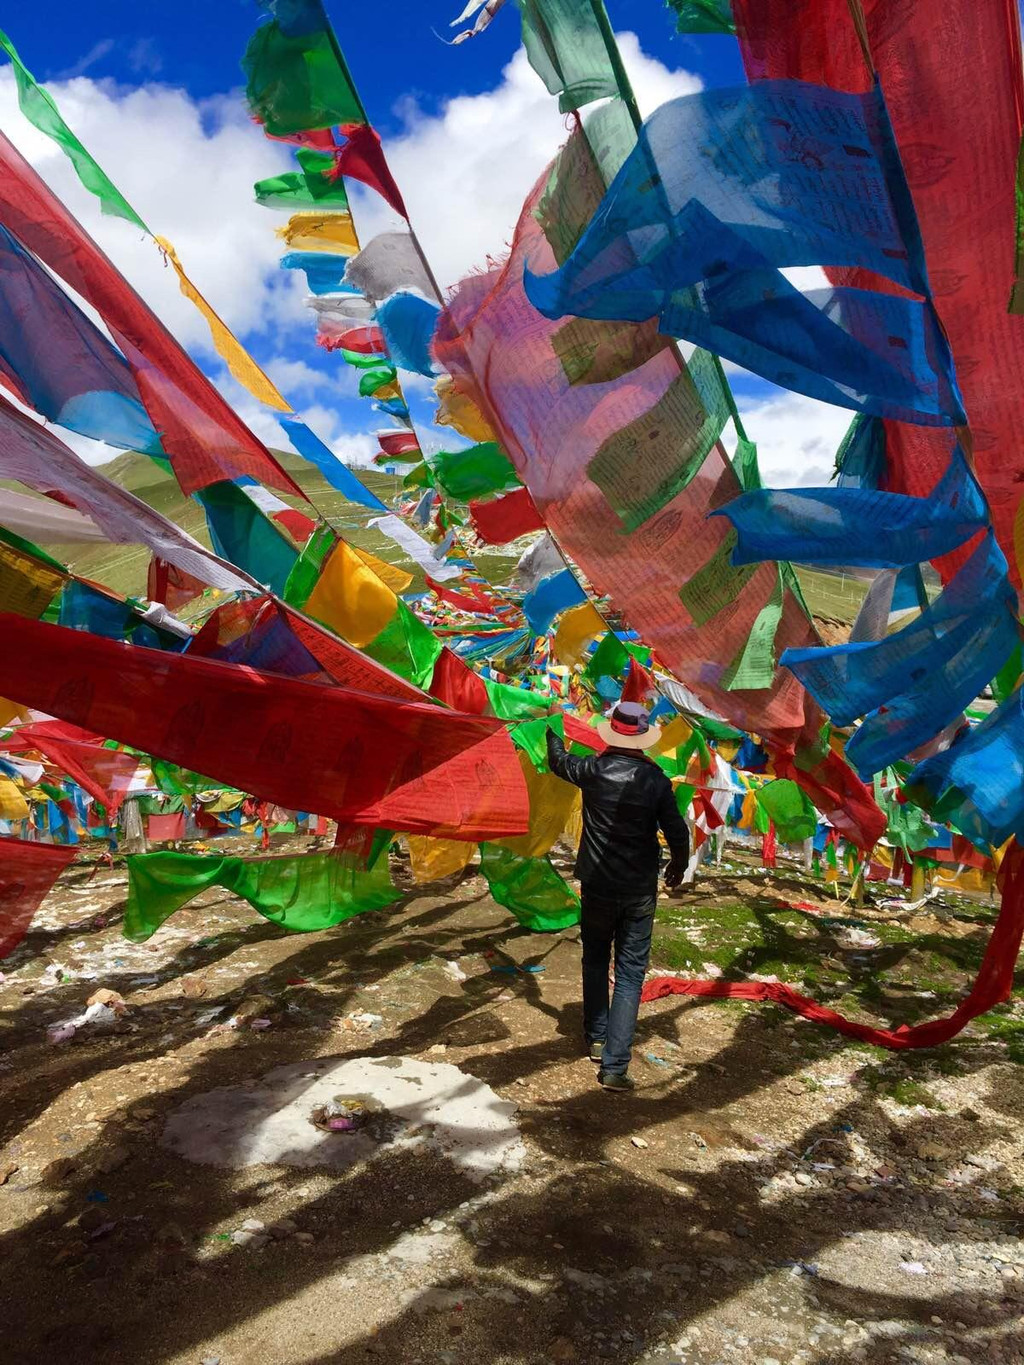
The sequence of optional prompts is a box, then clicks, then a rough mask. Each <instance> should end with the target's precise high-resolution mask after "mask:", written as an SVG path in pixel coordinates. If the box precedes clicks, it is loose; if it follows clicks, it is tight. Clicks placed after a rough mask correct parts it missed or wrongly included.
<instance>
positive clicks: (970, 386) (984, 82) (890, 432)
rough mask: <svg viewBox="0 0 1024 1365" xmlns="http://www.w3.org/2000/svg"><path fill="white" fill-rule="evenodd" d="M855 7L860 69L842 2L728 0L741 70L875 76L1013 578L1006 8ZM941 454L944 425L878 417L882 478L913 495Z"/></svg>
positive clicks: (1022, 363) (1013, 208)
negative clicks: (883, 422) (934, 427)
mask: <svg viewBox="0 0 1024 1365" xmlns="http://www.w3.org/2000/svg"><path fill="white" fill-rule="evenodd" d="M863 8H864V21H865V30H864V32H865V36H866V40H867V43H868V46H869V50H870V52H871V56H872V61H873V64H874V67H875V73H874V74H873V73H872V72H871V71H869V70H868V66H867V64H866V63H865V61H864V50H863V47H862V45H861V40H860V38H859V37H858V33H857V30H856V28H855V26H854V23H853V22H852V20H851V17H850V6H849V3H848V0H733V9H734V12H735V16H736V21H737V30H738V34H739V39H740V51H741V54H742V56H743V60H744V63H745V66H746V69H747V74H748V76H749V78H750V80H752V81H755V82H760V81H767V82H768V83H774V82H775V81H777V80H779V79H790V78H793V79H799V80H803V81H810V82H815V83H818V84H820V85H826V86H833V85H834V86H837V87H838V88H840V89H842V90H848V91H858V90H866V89H868V87H869V86H870V85H871V84H872V82H873V80H875V79H876V78H877V80H878V83H879V84H880V86H881V88H882V89H883V90H884V91H885V95H886V101H887V104H888V111H889V116H890V118H891V122H892V129H893V133H894V143H895V146H896V149H897V151H898V153H899V155H900V157H901V159H902V162H903V164H904V166H905V168H906V175H907V180H908V182H909V186H910V190H911V192H912V193H913V200H914V208H915V211H916V214H917V219H918V223H919V225H920V231H921V237H922V240H923V246H924V252H925V255H926V256H927V261H928V271H929V276H930V278H931V281H932V284H933V286H934V290H935V294H936V297H937V299H938V301H939V306H940V308H941V312H942V323H943V327H944V330H945V332H946V335H947V337H948V339H949V343H950V345H951V347H952V351H953V356H954V359H955V361H956V364H957V374H958V379H959V382H960V385H961V387H962V389H963V397H964V405H965V407H966V410H967V412H968V413H969V414H970V419H971V427H972V436H973V449H972V455H973V460H974V467H975V471H976V473H977V477H978V479H979V481H980V483H981V486H982V488H983V489H984V490H985V493H986V495H987V497H988V499H989V503H990V505H991V508H992V517H993V525H994V526H995V530H996V537H997V539H998V541H999V545H1000V548H1001V549H1002V551H1003V553H1004V554H1005V556H1006V558H1007V560H1008V561H1009V563H1010V570H1011V574H1012V576H1013V581H1014V584H1015V585H1017V586H1018V587H1019V585H1020V566H1019V562H1018V556H1017V544H1016V543H1015V538H1014V526H1015V522H1016V520H1017V513H1018V508H1019V506H1020V497H1021V478H1022V474H1024V462H1022V459H1021V456H1020V446H1019V433H1020V431H1021V428H1022V423H1024V355H1022V352H1021V348H1020V323H1019V320H1018V319H1017V318H1015V317H1014V316H1012V315H1011V314H1009V313H1008V312H1007V307H1006V303H1007V289H1008V286H1009V284H1010V280H1009V278H1008V275H1009V270H1010V267H1011V260H1010V256H1009V253H1010V252H1011V251H1012V245H1010V244H1012V242H1013V240H1014V229H1015V223H1016V218H1017V199H1016V193H1015V170H1016V165H1017V160H1018V155H1019V149H1020V140H1021V112H1020V111H1021V99H1022V86H1021V62H1020V42H1019V37H1018V32H1019V25H1018V23H1017V9H1016V6H1015V5H1014V4H1013V3H1012V0H995V3H993V4H991V5H983V6H979V5H977V4H975V3H973V0H902V3H901V4H900V7H899V22H898V23H896V24H893V23H892V22H891V20H892V17H893V15H892V10H891V7H890V6H885V5H877V4H871V5H865V6H864V7H863ZM910 72H912V73H913V79H907V75H908V73H910ZM965 72H969V73H970V79H968V80H964V73H965ZM982 90H983V91H984V92H985V98H984V100H979V99H978V97H977V96H978V91H982ZM826 271H827V274H828V275H829V278H830V279H831V280H833V281H834V282H835V283H837V284H845V285H849V286H851V287H853V288H857V287H859V286H860V285H861V284H862V283H863V281H862V279H861V277H860V275H859V272H857V271H855V270H854V271H851V270H843V269H836V268H834V267H833V266H831V265H827V266H826ZM948 458H949V444H948V437H947V436H946V434H945V433H943V432H938V431H931V430H926V429H923V428H917V427H914V428H911V427H909V426H902V425H895V424H889V425H888V426H887V430H886V463H887V481H886V486H887V487H888V488H891V489H893V490H894V491H898V492H905V493H914V494H925V493H927V492H928V490H929V489H930V488H931V487H932V486H933V485H934V483H935V482H936V480H937V479H938V478H939V477H940V476H941V474H942V471H943V470H944V469H945V467H946V464H947V461H948Z"/></svg>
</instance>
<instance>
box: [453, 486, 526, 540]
mask: <svg viewBox="0 0 1024 1365" xmlns="http://www.w3.org/2000/svg"><path fill="white" fill-rule="evenodd" d="M469 513H470V516H471V517H472V519H473V529H474V530H475V531H476V533H477V535H478V536H479V537H480V539H481V540H482V541H484V542H485V543H486V544H488V545H506V544H507V543H508V542H509V541H510V540H515V539H517V537H519V536H525V535H526V533H527V532H528V531H543V529H544V520H543V518H542V517H541V514H540V513H539V512H538V511H537V508H536V506H535V504H534V501H533V498H531V497H530V490H529V489H528V488H517V489H516V490H515V491H514V492H512V493H506V494H505V496H504V497H503V498H493V499H492V500H491V501H490V502H471V503H470V504H469Z"/></svg>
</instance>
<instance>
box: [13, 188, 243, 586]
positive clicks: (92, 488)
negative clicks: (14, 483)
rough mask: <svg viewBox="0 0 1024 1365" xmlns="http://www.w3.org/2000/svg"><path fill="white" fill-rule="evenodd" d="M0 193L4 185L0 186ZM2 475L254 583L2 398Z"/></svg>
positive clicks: (176, 556)
mask: <svg viewBox="0 0 1024 1365" xmlns="http://www.w3.org/2000/svg"><path fill="white" fill-rule="evenodd" d="M0 193H2V191H0ZM0 477H2V478H5V479H17V480H18V481H19V482H20V483H23V484H25V485H26V487H28V488H34V489H35V490H36V491H37V492H40V493H48V492H50V491H51V490H53V489H57V490H58V491H59V492H60V493H61V494H62V495H64V496H65V497H66V498H68V499H69V501H70V502H72V503H73V504H74V506H75V507H76V508H77V509H78V510H79V511H80V512H84V513H86V514H88V516H89V517H91V519H92V520H93V521H94V522H95V523H96V525H97V526H99V527H100V529H101V530H102V531H103V533H104V534H105V535H106V536H107V538H108V539H109V540H112V541H114V542H115V543H116V544H119V545H146V546H147V547H148V548H149V549H150V550H152V552H153V553H154V554H155V555H157V556H159V557H160V558H161V559H163V560H165V561H166V562H167V563H169V564H173V565H175V566H176V567H178V568H179V569H181V570H182V571H183V572H185V573H188V574H190V575H192V576H194V577H195V578H198V579H200V580H201V581H202V582H204V583H207V584H209V586H211V587H214V588H220V589H222V590H223V591H225V592H237V591H244V590H245V589H247V588H251V587H253V583H252V580H251V579H249V578H247V577H245V576H244V575H243V574H242V573H241V572H240V571H239V570H237V569H235V568H233V567H232V566H230V565H228V564H225V563H223V562H222V561H221V560H219V559H217V558H216V557H215V556H214V555H212V554H210V552H209V551H208V550H205V549H204V548H203V547H202V546H201V545H200V544H199V543H198V541H195V540H193V539H192V537H191V536H189V535H186V533H185V532H184V531H182V530H181V529H180V528H179V527H178V526H176V525H175V524H174V522H172V521H168V520H167V518H166V517H163V516H161V515H160V513H159V512H156V511H154V510H153V508H151V507H150V506H149V504H148V503H146V502H143V501H142V499H141V498H137V497H135V495H134V494H133V493H129V492H128V490H127V489H126V488H122V487H121V486H120V484H116V483H114V482H113V481H112V480H110V479H106V478H104V477H103V475H102V474H100V473H99V472H98V471H97V470H96V469H94V468H93V466H92V465H88V464H86V463H85V461H84V460H83V459H81V458H80V457H79V456H78V455H76V454H75V452H74V451H73V450H71V449H70V448H69V447H68V446H66V445H64V443H63V442H62V441H60V440H58V438H57V437H56V436H55V435H54V434H53V432H52V431H49V430H48V429H47V428H46V427H44V426H42V425H41V424H40V423H38V422H33V421H32V420H31V418H29V417H26V416H25V415H24V414H23V413H21V412H19V411H18V410H17V409H16V408H15V407H13V406H12V405H11V404H10V403H8V402H7V401H6V400H5V399H3V398H0Z"/></svg>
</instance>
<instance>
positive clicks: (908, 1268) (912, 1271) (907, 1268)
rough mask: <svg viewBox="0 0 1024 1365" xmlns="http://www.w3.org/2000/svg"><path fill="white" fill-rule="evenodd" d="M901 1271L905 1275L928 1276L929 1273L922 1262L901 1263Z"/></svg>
mask: <svg viewBox="0 0 1024 1365" xmlns="http://www.w3.org/2000/svg"><path fill="white" fill-rule="evenodd" d="M900 1269H901V1270H902V1271H903V1273H904V1275H927V1274H928V1271H927V1270H926V1269H925V1267H924V1266H923V1265H922V1264H921V1262H920V1261H900Z"/></svg>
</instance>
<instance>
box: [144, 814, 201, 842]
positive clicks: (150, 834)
mask: <svg viewBox="0 0 1024 1365" xmlns="http://www.w3.org/2000/svg"><path fill="white" fill-rule="evenodd" d="M216 824H217V822H216V821H214V827H216ZM184 837H185V812H184V811H183V810H179V811H172V812H170V813H169V814H167V815H150V816H148V817H147V819H146V838H147V839H149V840H150V841H151V842H152V843H154V844H169V843H171V842H172V841H173V840H175V839H184Z"/></svg>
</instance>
